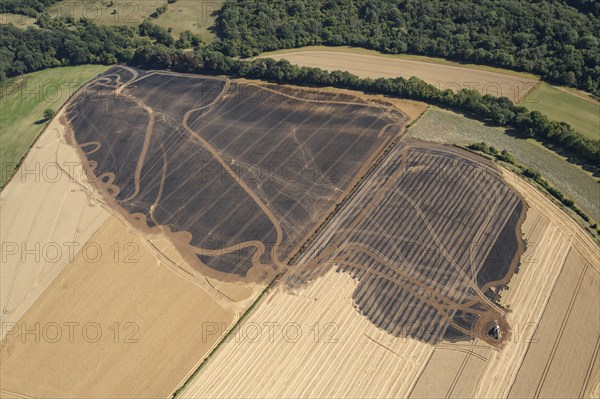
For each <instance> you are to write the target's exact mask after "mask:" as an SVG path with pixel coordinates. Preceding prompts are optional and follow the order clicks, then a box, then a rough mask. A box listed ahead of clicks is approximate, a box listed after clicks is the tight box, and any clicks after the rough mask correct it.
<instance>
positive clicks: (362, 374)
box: [181, 146, 600, 398]
mask: <svg viewBox="0 0 600 399" xmlns="http://www.w3.org/2000/svg"><path fill="white" fill-rule="evenodd" d="M417 148H418V146H417ZM399 151H401V150H399ZM397 152H398V151H397ZM421 156H423V154H421ZM388 159H394V157H393V156H392V157H390V158H387V159H386V161H388ZM386 161H384V162H383V163H382V165H381V167H380V168H379V169H378V171H379V172H381V171H385V168H386ZM390 162H391V161H390ZM426 165H427V163H426V162H424V163H423V164H422V165H421V167H420V169H422V170H426V168H424V167H423V166H426ZM387 166H388V167H389V166H391V164H390V165H387ZM414 167H419V165H418V164H415V165H414V166H413V168H414ZM488 167H489V168H490V169H489V172H488V173H491V176H495V179H501V176H502V177H503V179H504V181H506V182H509V183H510V185H511V186H512V187H513V188H512V190H516V192H518V198H521V201H525V202H526V203H527V209H526V210H525V209H524V210H523V212H525V213H526V216H525V214H524V215H523V217H524V219H525V220H522V221H521V223H520V227H519V225H513V226H512V228H518V230H519V236H521V235H522V237H523V238H524V239H525V240H526V242H527V249H526V251H525V252H524V253H523V254H522V255H520V262H519V266H518V268H517V269H516V270H515V271H516V274H514V275H512V277H511V278H510V281H508V280H507V279H506V278H504V279H502V284H507V286H506V287H504V288H505V289H502V290H498V291H494V292H497V293H498V295H497V296H496V298H497V302H495V303H496V304H497V306H499V307H498V308H497V309H500V310H501V314H503V315H504V317H505V320H504V322H505V323H503V324H502V327H503V329H504V330H503V331H505V332H506V333H507V334H506V335H504V336H502V337H501V338H500V340H501V343H500V344H493V341H492V340H491V339H490V337H485V336H481V335H480V332H479V331H478V329H477V328H475V329H474V330H471V332H472V335H473V336H474V337H475V338H474V339H468V340H457V336H456V335H455V334H450V335H445V337H444V338H445V339H440V340H438V341H433V340H431V339H429V342H428V343H427V342H424V341H425V340H426V339H424V338H427V337H428V336H423V335H416V334H414V332H413V333H412V334H406V331H408V332H411V331H410V330H404V333H401V334H397V333H396V332H395V331H394V330H393V329H390V328H389V326H388V324H386V323H382V322H381V321H383V320H385V319H386V314H387V313H386V312H385V308H382V307H381V305H380V306H377V303H378V300H379V299H378V297H377V295H372V294H371V295H370V297H368V296H367V298H366V299H363V300H362V302H361V301H360V298H358V299H359V302H358V303H357V292H360V286H361V281H362V280H363V279H364V276H363V275H361V274H357V273H354V272H353V269H349V268H348V267H344V262H347V257H341V256H339V254H340V253H343V251H344V249H345V248H346V250H347V249H348V246H349V244H352V245H353V246H357V245H359V244H360V239H359V238H360V236H357V235H356V232H359V231H362V229H360V228H357V227H355V226H353V225H352V224H351V223H350V222H351V221H352V220H354V219H355V218H357V219H361V218H360V216H356V215H357V214H360V213H361V212H365V214H366V215H369V216H370V218H365V220H368V223H371V224H373V223H377V222H378V221H381V224H380V226H379V228H377V229H372V230H371V231H375V230H376V231H378V232H379V233H381V232H385V234H388V235H387V237H386V238H387V241H393V242H397V245H396V248H395V249H394V250H392V251H389V250H388V253H387V256H388V257H389V256H390V254H392V253H393V252H394V251H395V252H397V253H400V254H402V255H407V258H405V259H407V260H405V261H406V262H409V259H410V258H409V257H408V256H410V251H407V250H409V249H411V246H410V245H407V244H408V243H410V242H413V243H414V244H420V245H424V244H426V243H427V241H424V240H423V238H425V237H426V236H427V235H426V234H425V235H423V234H421V238H420V239H419V240H411V239H410V236H409V235H402V234H400V235H398V234H397V235H391V231H390V230H389V227H388V225H387V224H386V223H387V221H388V219H392V220H393V219H394V217H393V216H392V217H391V218H390V213H389V212H388V213H384V214H385V215H386V216H385V219H382V218H381V217H380V216H378V213H377V212H372V213H366V211H365V209H368V208H369V204H370V203H373V201H365V199H367V198H368V195H373V196H374V195H375V193H376V192H379V191H377V190H367V189H360V190H358V192H357V193H356V194H355V195H354V196H353V198H352V199H351V200H350V202H349V203H348V204H347V205H345V209H343V210H342V211H341V212H340V213H339V214H338V215H337V216H336V218H335V219H334V220H333V221H332V223H331V225H330V226H328V228H327V229H325V230H324V231H323V233H322V234H321V235H320V236H319V239H317V240H316V241H315V243H314V244H313V245H311V247H309V249H308V250H307V252H306V255H305V257H304V258H303V259H302V260H301V261H300V263H299V265H298V266H297V267H298V272H294V271H293V270H292V271H291V272H290V273H291V275H289V276H288V277H287V278H285V277H284V279H283V280H282V281H281V282H280V283H279V284H278V286H277V287H276V288H275V289H274V290H273V291H272V292H271V293H270V294H269V295H268V297H267V298H265V300H264V301H262V302H261V303H260V304H259V305H258V307H257V308H256V309H255V310H254V311H253V313H252V314H251V315H250V317H248V318H247V319H246V320H245V321H244V323H243V324H242V325H241V326H239V328H238V329H237V331H236V332H235V333H234V334H232V335H230V336H229V337H228V338H227V339H226V341H225V343H224V345H222V346H221V348H219V350H217V351H216V353H215V354H214V355H213V356H212V357H211V359H210V360H209V361H208V362H207V363H206V364H205V365H204V366H203V368H201V370H200V372H199V373H198V375H197V376H196V378H195V379H194V380H192V381H191V383H190V384H189V385H188V387H187V389H186V390H185V391H184V392H183V393H182V395H181V397H185V398H197V397H230V398H234V397H261V398H280V397H340V398H345V397H348V398H352V397H357V398H358V397H382V398H385V397H412V398H440V397H456V398H463V397H494V398H496V397H522V398H524V397H534V396H536V395H537V396H539V397H565V398H567V397H591V395H592V393H593V392H594V390H597V389H598V384H599V383H600V380H599V378H598V373H597V370H598V364H597V362H595V359H596V358H597V356H598V346H597V343H598V338H599V331H600V326H599V325H598V323H599V322H598V320H600V318H599V317H598V312H599V309H598V307H595V308H592V309H590V304H597V303H598V291H599V287H598V271H597V270H598V268H599V267H600V266H599V264H598V259H599V251H598V248H597V246H596V244H595V243H594V241H593V239H591V238H590V237H589V236H588V235H587V233H586V232H585V231H583V230H582V229H581V228H580V227H579V226H578V225H577V224H576V223H575V222H574V221H573V220H572V219H570V218H569V217H568V216H567V215H566V214H564V213H563V212H562V211H561V210H560V209H559V208H558V207H557V206H555V205H554V204H553V203H552V202H551V201H550V200H549V199H548V198H547V197H545V196H544V195H543V194H541V193H539V192H538V191H537V190H536V189H535V188H534V187H533V186H531V185H530V184H529V183H527V182H525V181H522V180H520V179H519V178H517V177H516V176H514V175H512V174H511V173H509V172H505V171H504V172H502V173H503V175H500V174H498V173H496V174H494V172H493V170H494V169H495V167H494V166H492V165H489V166H488ZM404 168H405V171H407V170H410V169H408V168H407V167H406V166H404ZM482 168H483V169H486V167H485V166H483V167H482ZM442 170H443V169H442ZM413 174H414V173H407V175H408V176H410V175H413ZM467 175H468V176H471V180H472V181H476V180H477V178H475V179H474V178H473V177H474V176H477V175H473V174H467ZM378 176H379V178H378ZM382 176H385V174H382V173H378V172H377V171H376V172H375V173H374V174H373V175H372V176H371V177H370V178H369V180H368V182H366V183H365V187H369V184H374V183H379V184H381V185H382V186H385V183H386V180H385V179H384V178H382ZM404 178H407V177H404ZM479 178H480V177H479ZM400 179H402V178H396V180H397V181H398V180H400ZM434 179H435V178H434ZM483 181H485V182H487V183H488V184H490V182H491V180H490V179H482V182H483ZM390 187H393V186H390ZM398 187H402V185H399V186H398ZM426 187H427V186H425V189H426ZM437 187H438V186H436V188H437ZM369 188H372V186H371V187H369ZM423 189H424V188H422V187H421V188H419V187H418V186H417V187H416V190H413V191H411V192H409V195H410V196H411V197H412V196H417V195H418V193H419V192H420V191H421V190H423ZM387 190H388V192H389V191H390V190H389V188H388V189H387ZM383 191H384V192H385V191H386V190H383ZM396 191H397V190H396ZM369 192H370V193H371V194H369ZM502 197H505V196H499V198H502ZM382 198H384V199H382V200H379V201H380V203H385V195H383V196H382ZM465 198H469V197H468V196H465ZM405 200H406V201H408V198H405ZM355 202H356V203H360V204H362V205H360V206H355V207H351V206H350V204H352V203H355ZM414 202H415V203H417V201H414ZM398 203H399V202H396V204H397V205H396V206H398ZM448 203H449V204H454V205H455V206H458V207H460V204H464V203H465V202H464V201H461V200H454V201H448ZM419 204H422V209H423V210H428V209H429V206H430V203H429V202H428V201H426V202H425V203H423V202H422V201H421V202H419ZM346 209H352V212H344V211H345V210H346ZM372 209H377V207H373V208H372ZM446 212H447V211H446ZM446 214H447V215H449V214H448V213H446ZM392 215H393V214H392ZM463 222H464V221H463ZM404 223H407V224H410V225H412V226H413V228H415V227H416V226H418V225H417V224H411V222H410V219H408V220H407V219H403V220H402V222H400V225H403V224H404ZM431 226H432V228H434V229H435V228H437V227H436V226H438V224H437V223H432V224H431ZM336 234H344V235H346V236H347V237H350V238H351V239H350V238H349V239H348V240H346V241H342V242H341V243H340V242H336V243H335V245H333V246H331V245H330V246H328V245H324V243H327V242H332V241H333V237H335V235H336ZM357 239H358V240H357ZM458 239H459V240H460V239H461V237H459V238H458ZM384 241H385V240H384ZM334 242H335V241H334ZM372 242H373V243H377V242H379V243H381V241H380V240H379V241H378V240H377V239H374V240H372ZM498 242H505V243H506V242H509V241H507V239H506V237H504V238H499V239H498V240H496V243H498ZM456 244H458V242H457V243H456ZM363 246H364V245H363ZM495 246H496V245H495ZM445 247H446V248H450V246H445ZM441 248H443V247H438V248H434V249H435V250H434V252H437V253H438V254H439V255H440V256H441V255H444V252H446V254H450V253H451V254H452V258H454V257H455V256H456V254H460V251H458V252H456V253H453V252H450V251H449V250H445V251H444V250H440V249H441ZM507 248H508V247H506V246H502V247H500V249H501V250H502V251H504V253H506V251H507ZM497 251H498V249H491V250H490V256H492V257H494V258H497V257H498V252H497ZM371 252H375V251H374V250H373V249H371ZM379 252H380V256H379V257H380V258H381V257H382V256H383V255H385V253H384V254H381V251H379ZM463 252H464V246H463ZM467 252H470V251H467ZM475 253H476V252H473V254H475ZM307 258H308V259H307ZM456 259H460V258H456ZM360 260H361V262H362V263H361V264H365V265H367V264H372V263H364V262H365V261H367V260H368V257H365V256H364V255H363V257H362V258H361V259H360ZM330 262H331V263H333V266H335V267H334V268H331V267H327V263H330ZM478 263H481V261H479V262H478ZM486 263H487V262H484V264H486ZM402 264H403V263H402V261H401V262H399V263H396V265H397V267H401V266H402ZM459 264H460V263H459ZM466 265H470V262H467V263H466ZM497 265H498V264H497V263H496V264H495V266H494V268H492V269H487V271H485V270H486V268H485V267H484V268H483V270H484V272H483V273H482V272H481V270H480V272H479V273H477V274H474V273H472V272H471V274H469V276H470V277H471V281H473V282H475V281H477V282H478V284H481V283H483V281H482V278H483V277H485V276H487V277H488V279H489V278H491V277H492V274H490V273H491V271H492V270H497V269H496V267H497ZM488 266H489V264H488ZM355 267H356V266H355ZM463 270H468V269H463ZM367 272H368V273H370V274H371V276H372V277H370V280H371V282H370V283H371V284H372V283H373V281H375V280H377V279H378V278H379V279H382V278H384V277H385V278H386V279H390V278H391V277H393V276H394V273H393V271H392V270H386V269H385V268H382V266H371V267H370V268H369V269H368V270H367ZM511 273H512V272H511ZM422 275H423V276H424V275H425V274H422ZM414 276H418V274H413V280H414ZM408 277H410V276H408V275H406V276H405V277H404V280H402V279H398V280H397V281H402V286H403V289H405V290H406V289H407V288H408V287H409V286H408V285H407V281H410V280H409V279H408ZM306 280H310V281H309V282H307V281H306ZM379 285H380V290H379V291H380V292H383V293H386V294H385V297H386V298H387V299H386V300H385V302H384V303H385V304H386V306H387V307H388V309H389V308H390V307H391V308H392V309H393V304H394V302H395V301H396V300H398V298H400V299H403V301H402V302H403V303H406V302H408V303H410V301H411V299H410V298H411V295H408V296H406V294H404V296H400V295H398V293H396V294H395V295H394V294H393V291H392V294H391V295H390V294H387V292H390V289H389V288H386V286H385V284H381V283H380V284H379ZM428 287H429V288H428V289H429V290H431V292H436V291H437V290H438V289H436V288H435V286H433V285H432V283H429V285H428ZM432 287H434V288H432ZM455 288H459V289H460V288H461V287H460V285H455ZM397 290H398V289H397ZM399 292H400V293H401V291H399ZM440 292H443V291H440ZM409 294H410V293H409ZM446 294H448V292H446ZM363 296H364V295H363ZM417 297H418V291H417V290H415V291H414V292H413V293H412V300H413V301H414V299H415V298H417ZM420 298H421V299H422V300H424V299H426V298H427V296H426V295H425V294H423V293H421V297H420ZM434 298H436V301H438V302H442V301H443V300H444V299H443V296H442V295H438V296H437V297H436V296H434ZM379 301H380V300H379ZM413 303H415V305H418V301H417V302H413ZM483 303H484V302H482V303H481V304H480V306H481V305H483ZM415 305H413V313H414V310H415V309H421V311H422V312H423V310H424V309H426V307H423V306H421V307H420V308H419V306H415ZM405 307H406V306H405ZM365 309H367V312H365ZM369 309H377V310H378V311H377V312H373V311H369ZM426 312H427V311H426ZM590 312H592V313H590ZM361 313H363V314H362V315H361ZM428 313H430V314H431V313H432V312H431V311H429V312H428ZM409 314H410V313H409ZM373 315H375V316H376V317H374V316H373ZM412 320H413V323H416V325H417V326H419V325H421V326H422V323H423V321H424V320H425V321H426V320H431V317H428V318H423V317H421V318H419V317H417V318H413V319H412ZM459 320H460V319H454V320H452V321H451V322H449V323H447V324H448V325H452V324H453V323H455V322H458V321H459ZM462 320H469V318H468V317H465V318H463V319H462ZM403 321H404V320H402V319H401V320H397V321H396V323H398V324H401V323H402V322H403ZM377 323H378V324H377ZM458 324H459V326H460V323H458ZM376 326H377V327H379V328H377V327H376ZM409 326H414V325H413V324H410V323H409ZM450 327H452V326H450ZM448 329H450V328H448ZM508 329H510V330H508ZM414 331H417V332H422V331H425V332H430V331H432V330H431V329H417V330H414ZM271 332H273V333H271ZM407 335H412V336H413V337H414V338H410V337H407ZM439 336H441V335H439ZM415 338H417V339H415ZM490 343H492V345H490ZM251 364H252V365H260V367H255V366H254V367H251V366H250V365H251ZM594 370H596V371H594ZM549 376H551V378H550V377H549ZM531 381H534V383H533V384H532V383H531Z"/></svg>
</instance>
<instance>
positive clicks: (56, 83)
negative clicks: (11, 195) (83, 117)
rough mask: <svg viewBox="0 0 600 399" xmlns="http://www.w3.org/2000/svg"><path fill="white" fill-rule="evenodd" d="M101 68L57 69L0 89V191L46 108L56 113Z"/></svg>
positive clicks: (41, 125)
mask: <svg viewBox="0 0 600 399" xmlns="http://www.w3.org/2000/svg"><path fill="white" fill-rule="evenodd" d="M108 68H109V67H108V66H103V65H82V66H76V67H61V68H53V69H46V70H44V71H39V72H34V73H31V74H27V75H23V76H19V77H17V78H13V79H9V80H8V81H6V82H4V83H3V84H2V85H1V86H0V165H1V172H2V173H1V175H0V187H4V185H5V184H6V183H7V182H8V181H9V180H10V178H11V177H12V175H13V174H14V171H15V168H16V166H17V165H18V163H19V162H20V160H21V158H23V156H24V155H25V154H26V153H27V151H28V150H29V148H30V147H31V145H32V144H33V143H34V141H35V140H36V139H37V137H38V136H39V134H40V133H41V132H42V130H44V127H45V126H46V122H45V121H43V113H44V110H45V109H46V108H51V109H52V110H54V111H58V109H59V108H60V107H62V105H63V104H64V103H65V101H67V99H68V98H69V96H70V95H71V94H73V93H74V92H75V91H76V90H77V89H78V88H79V87H80V86H81V85H82V84H83V83H85V82H86V81H88V80H90V79H91V78H93V77H94V76H96V75H98V74H100V73H102V72H104V71H105V70H107V69H108Z"/></svg>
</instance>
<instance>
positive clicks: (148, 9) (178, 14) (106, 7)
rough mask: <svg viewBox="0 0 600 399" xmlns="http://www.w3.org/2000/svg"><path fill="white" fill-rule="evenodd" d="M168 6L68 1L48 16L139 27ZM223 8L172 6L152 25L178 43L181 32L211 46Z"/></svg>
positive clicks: (123, 0) (212, 3)
mask: <svg viewBox="0 0 600 399" xmlns="http://www.w3.org/2000/svg"><path fill="white" fill-rule="evenodd" d="M166 3H167V0H141V1H131V0H112V1H110V0H80V1H73V0H65V1H61V2H58V3H56V4H55V5H53V6H51V7H49V8H48V12H49V13H50V15H52V16H58V15H62V16H69V15H70V16H72V17H74V18H75V19H79V18H81V17H83V16H85V17H87V18H89V19H91V20H93V21H94V22H96V23H97V24H100V25H128V26H137V25H139V24H140V23H141V22H142V21H143V20H144V19H146V18H148V17H149V16H150V14H152V13H153V12H154V11H155V10H156V8H157V7H159V6H161V5H163V4H166ZM222 4H223V0H177V1H176V2H175V3H172V4H168V7H167V11H166V12H165V13H164V14H162V15H160V16H159V17H158V18H157V19H154V20H152V21H153V22H154V23H156V24H158V25H161V26H163V27H165V28H171V29H172V32H171V33H172V35H173V37H174V38H175V39H177V38H179V34H180V33H181V32H183V31H185V30H190V31H192V32H194V33H197V34H199V35H200V36H202V38H203V39H204V40H205V41H207V42H211V41H213V40H214V35H213V34H212V33H211V32H210V31H209V30H208V28H209V27H211V26H212V25H213V24H214V22H215V17H214V16H213V15H212V14H213V12H215V11H216V10H218V9H219V8H221V5H222Z"/></svg>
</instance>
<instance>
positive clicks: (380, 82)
mask: <svg viewBox="0 0 600 399" xmlns="http://www.w3.org/2000/svg"><path fill="white" fill-rule="evenodd" d="M38 21H39V25H40V29H37V28H32V27H30V28H27V29H19V28H16V27H14V26H12V25H0V79H3V78H6V77H7V76H15V75H20V74H23V73H27V72H33V71H36V70H40V69H44V68H48V67H55V66H62V65H77V64H87V63H102V64H115V63H128V64H130V65H133V66H139V67H143V68H148V69H172V70H175V71H180V72H192V73H205V74H222V75H229V76H233V77H244V78H250V79H263V80H267V81H271V82H276V83H289V84H296V85H312V86H320V87H322V86H333V87H337V88H345V89H350V90H359V91H364V92H369V93H377V94H383V95H388V96H393V97H399V98H408V99H413V100H419V101H424V102H427V103H430V104H435V105H438V106H440V107H444V108H450V109H453V110H456V111H459V112H463V113H467V114H469V115H472V116H476V117H477V118H478V119H481V120H484V121H487V122H488V123H492V124H494V125H497V126H502V127H507V128H514V129H516V130H518V131H520V132H522V133H524V134H526V135H528V136H531V137H536V138H538V139H540V140H541V141H544V142H546V143H551V144H554V145H556V146H557V147H559V148H561V149H566V150H568V152H569V153H571V154H574V155H576V156H577V157H578V158H579V159H580V160H583V161H585V163H586V164H588V165H591V166H597V165H598V164H599V160H600V155H599V154H600V142H599V141H598V140H589V139H587V138H585V137H583V136H581V135H580V134H578V133H576V132H575V131H574V130H573V128H571V126H570V125H568V124H567V123H565V122H555V121H550V120H549V119H548V118H547V117H546V116H544V115H543V114H541V113H540V112H538V111H532V112H530V111H529V110H527V109H526V108H525V107H522V106H518V105H515V104H514V103H512V102H511V101H510V100H509V99H508V98H506V97H500V98H497V97H494V96H492V95H482V94H480V93H479V92H477V91H475V90H470V89H463V90H460V91H459V92H456V93H455V92H453V91H452V90H449V89H447V90H440V89H438V88H436V87H435V86H433V85H431V84H428V83H426V82H424V81H422V80H421V79H418V78H416V77H412V78H410V79H405V78H402V77H397V78H380V79H370V78H367V79H361V78H359V77H357V76H355V75H353V74H350V73H348V72H345V71H332V72H326V71H323V70H321V69H319V68H309V67H300V66H297V65H292V64H290V63H289V62H288V61H285V60H281V61H275V60H272V59H256V60H253V61H246V60H240V59H236V58H233V57H230V56H227V55H225V54H223V53H222V52H220V51H218V50H217V49H215V48H214V47H212V46H206V45H205V44H204V43H203V42H202V40H201V38H200V37H199V36H198V35H195V34H193V33H191V32H189V31H186V32H183V33H182V34H181V35H180V37H179V39H178V40H175V39H174V38H173V37H172V36H171V35H170V33H169V32H168V31H167V30H166V29H165V28H163V27H160V26H158V25H156V24H153V23H152V22H150V21H149V20H145V21H144V22H142V23H141V24H140V25H139V26H138V27H124V26H112V27H110V26H97V25H95V24H94V23H92V22H91V21H87V20H81V21H79V22H73V21H69V20H68V19H65V18H63V19H56V18H54V19H50V18H38Z"/></svg>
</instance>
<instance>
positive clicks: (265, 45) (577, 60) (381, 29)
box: [216, 0, 600, 95]
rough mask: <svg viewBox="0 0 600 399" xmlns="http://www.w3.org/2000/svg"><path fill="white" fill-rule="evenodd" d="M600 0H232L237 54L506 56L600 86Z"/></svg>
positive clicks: (230, 51) (227, 26) (483, 60)
mask: <svg viewBox="0 0 600 399" xmlns="http://www.w3.org/2000/svg"><path fill="white" fill-rule="evenodd" d="M599 4H600V3H598V2H597V1H592V0H568V1H562V0H545V1H528V0H428V1H422V0H281V1H256V0H231V1H227V2H225V4H224V5H223V7H222V8H221V10H220V11H219V12H218V17H217V24H216V31H217V34H218V36H219V37H220V40H219V42H218V43H219V44H220V49H221V50H222V51H223V52H224V53H225V54H227V55H231V56H243V57H251V56H254V55H257V54H259V53H262V52H264V51H269V50H276V49H282V48H294V47H302V46H308V45H321V44H323V45H331V46H340V45H347V46H356V47H363V48H368V49H374V50H378V51H380V52H383V53H393V54H399V53H410V54H419V55H427V56H432V57H444V58H448V59H452V60H457V61H460V62H469V63H475V64H485V65H492V66H499V67H503V68H509V69H514V70H520V71H528V72H533V73H536V74H539V75H540V76H541V77H542V78H543V79H544V80H547V81H550V82H557V83H560V84H565V85H569V86H575V87H578V88H580V89H584V90H587V91H589V92H592V93H595V94H596V95H598V94H600V92H599V81H600V47H599V32H600V22H599V21H600V19H598V18H597V14H598V10H599V8H600V6H599Z"/></svg>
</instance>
